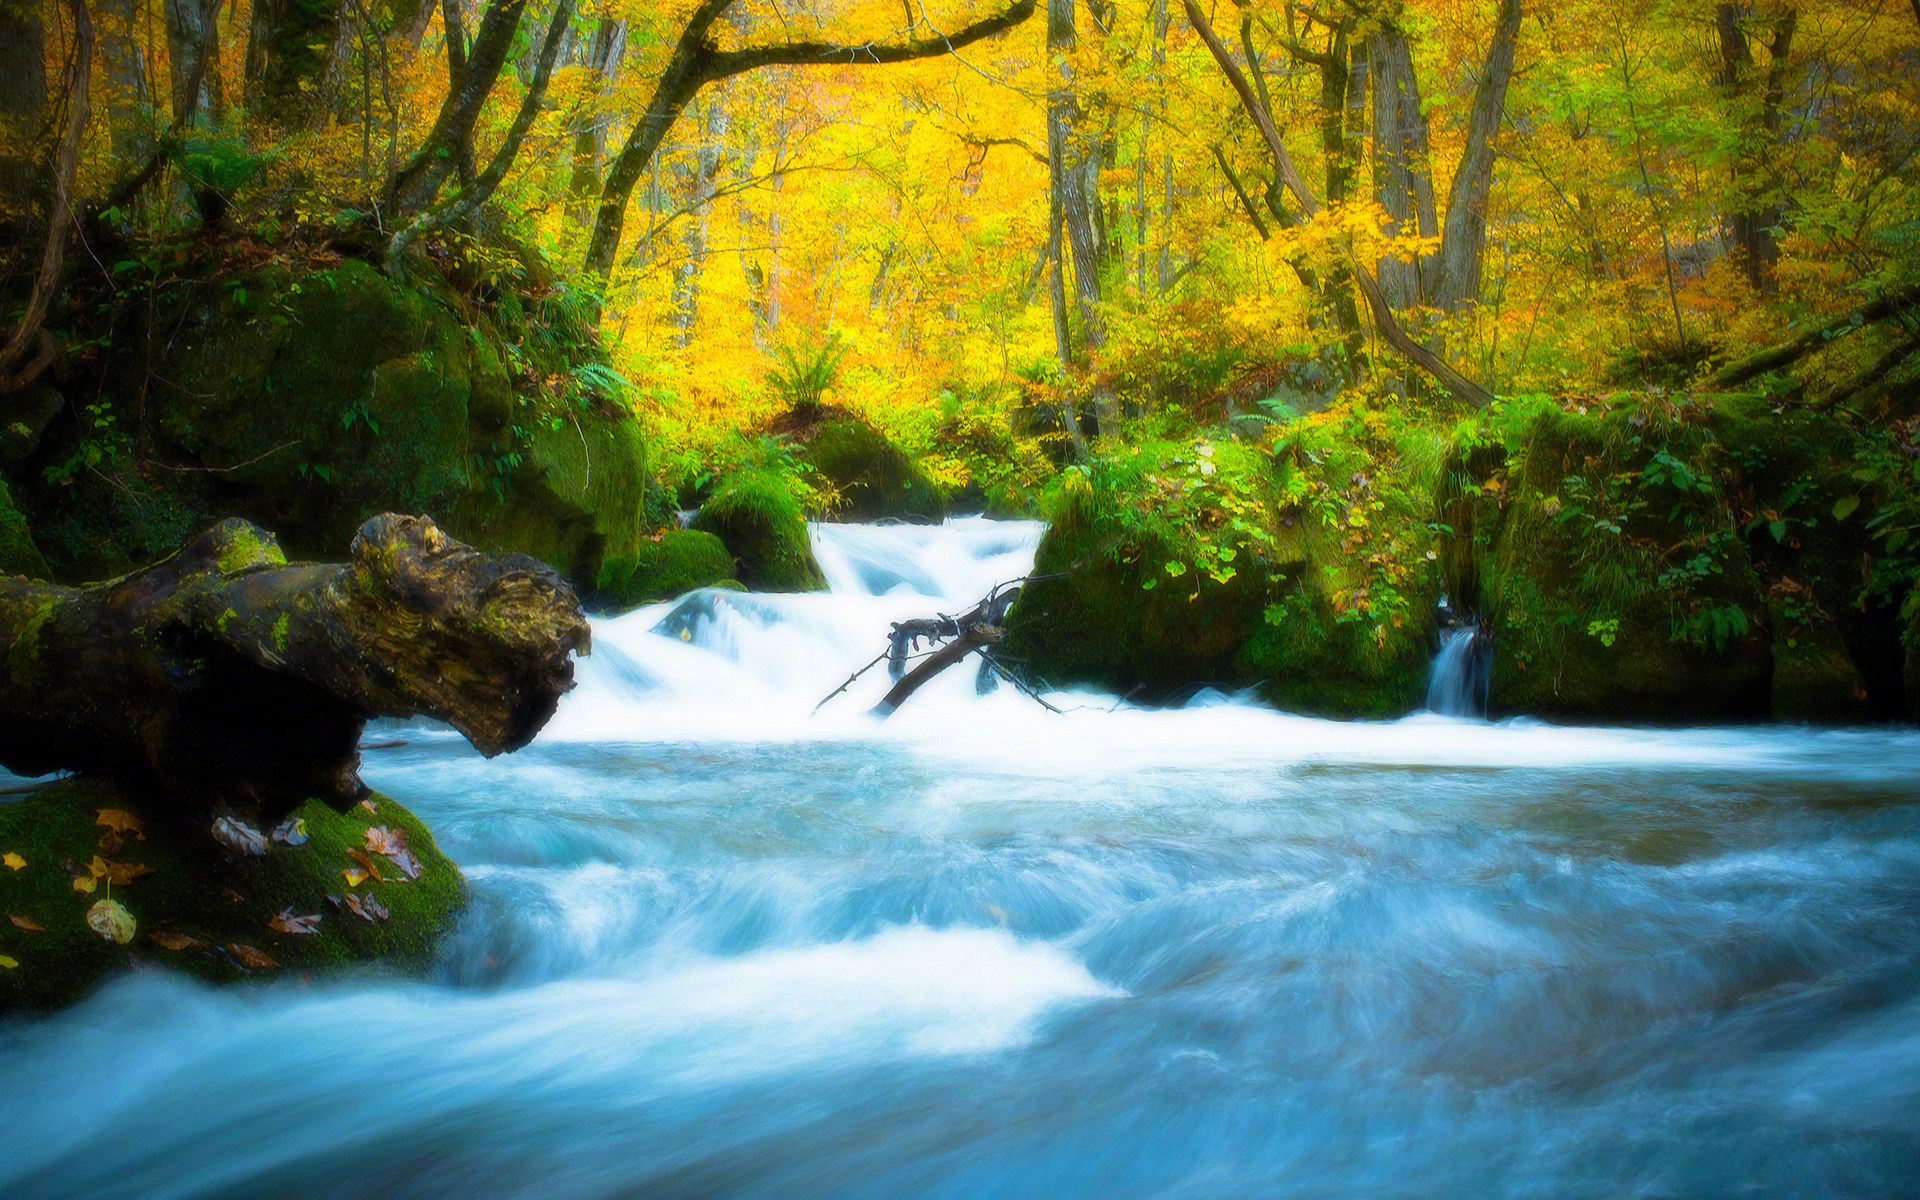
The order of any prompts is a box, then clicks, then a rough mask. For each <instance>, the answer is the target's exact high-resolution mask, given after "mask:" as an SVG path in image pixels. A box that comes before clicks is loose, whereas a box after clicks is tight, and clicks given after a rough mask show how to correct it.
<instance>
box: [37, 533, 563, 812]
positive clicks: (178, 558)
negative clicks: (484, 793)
mask: <svg viewBox="0 0 1920 1200" xmlns="http://www.w3.org/2000/svg"><path fill="white" fill-rule="evenodd" d="M588 645H589V634H588V628H587V623H586V619H585V618H584V617H583V616H582V615H581V612H580V605H579V601H578V600H577V599H576V598H575V597H574V594H573V591H572V589H570V588H569V587H568V586H567V585H566V583H565V582H564V581H562V580H561V579H560V577H559V576H558V575H556V574H554V573H553V572H552V571H551V570H549V569H548V568H547V567H546V566H545V565H544V564H542V563H540V562H538V561H536V560H534V559H531V558H528V557H526V556H524V555H518V554H509V555H492V554H481V553H479V552H477V551H475V550H473V549H471V548H470V547H467V546H464V545H462V544H461V543H459V542H456V541H453V540H452V539H450V538H448V537H447V536H446V535H445V534H444V533H442V532H440V530H439V529H438V528H436V527H435V526H434V524H433V522H432V521H431V520H428V519H427V518H425V517H402V516H396V515H394V514H391V513H388V514H385V515H383V516H378V517H375V518H373V519H372V520H370V521H368V522H367V523H366V524H365V525H363V526H361V528H360V532H359V534H358V536H356V537H355V538H354V541H353V546H352V550H351V553H350V556H349V561H348V562H346V563H342V564H324V563H295V564H291V565H290V564H288V563H287V561H286V558H285V557H284V556H283V555H282V554H281V553H280V548H279V546H278V544H276V543H275V541H274V540H273V537H272V535H271V534H267V533H265V532H263V531H261V530H260V529H258V528H256V527H255V526H253V525H250V524H248V523H247V522H245V521H241V520H237V519H235V520H229V521H225V522H222V523H221V524H220V525H218V526H216V527H215V528H213V529H212V530H210V531H208V532H207V533H204V534H202V535H200V536H199V537H198V538H195V539H194V540H193V541H191V542H189V543H188V544H187V545H186V546H185V547H184V548H182V549H181V550H180V551H179V552H178V553H176V554H175V555H174V556H173V557H171V558H168V559H165V560H163V561H162V562H160V563H158V564H156V565H154V566H152V567H149V568H147V569H146V570H144V571H136V572H134V573H133V574H131V575H127V576H124V577H122V578H120V579H117V580H114V581H112V582H110V583H103V584H100V585H98V586H95V587H90V588H64V587H58V586H56V585H53V584H47V583H38V582H33V581H29V580H25V579H20V578H13V579H4V578H0V646H4V648H5V658H4V662H5V664H6V670H5V672H4V674H0V717H4V719H0V764H4V765H5V766H6V767H7V769H8V770H11V771H14V772H17V773H20V774H25V775H41V774H45V773H47V772H49V771H56V770H76V771H101V772H106V773H110V774H117V775H120V776H122V777H126V778H130V779H133V780H135V781H139V782H143V783H154V784H158V785H159V786H160V787H161V788H163V789H165V790H166V791H167V792H168V793H170V794H171V795H172V796H173V797H174V798H175V799H176V800H178V801H179V802H180V803H181V805H182V806H183V807H185V808H188V809H197V810H202V811H205V810H208V809H211V810H214V811H226V810H231V811H237V812H240V813H244V814H245V815H248V816H254V817H257V818H258V819H260V820H261V821H262V822H267V823H270V822H274V821H277V820H279V819H280V817H281V816H283V815H285V813H287V812H288V811H290V810H291V809H293V808H295V807H297V806H299V805H300V804H302V803H304V802H305V801H306V800H307V799H308V798H309V797H318V798H320V799H322V800H325V801H326V802H327V803H329V804H331V805H332V806H334V807H335V808H337V809H341V810H345V809H346V808H347V807H348V806H349V805H351V804H352V803H354V802H355V801H356V800H358V799H360V798H361V797H363V796H364V795H366V794H367V788H366V786H365V785H364V784H362V783H361V782H360V777H359V774H358V766H359V757H360V756H359V753H358V750H357V747H358V744H359V741H360V731H361V727H362V726H363V725H364V724H365V723H366V721H367V720H369V719H370V718H373V717H381V716H384V717H409V716H414V715H426V716H431V717H434V718H436V719H438V720H442V721H446V722H447V723H449V724H451V725H452V726H454V727H455V728H456V729H458V730H460V732H461V733H463V734H465V735H466V737H467V740H468V741H470V742H472V743H473V745H474V746H475V747H476V748H477V749H479V750H480V752H481V753H483V754H486V755H488V756H489V757H491V756H493V755H495V754H499V753H501V752H503V751H509V750H516V749H518V748H520V747H521V746H524V745H526V744H527V743H528V742H529V741H531V740H532V739H533V736H534V735H535V734H536V733H537V732H539V730H540V728H541V726H543V725H544V724H546V722H547V719H548V718H549V717H551V716H552V715H553V711H554V707H555V705H556V704H558V702H559V699H560V697H561V695H562V694H564V693H565V692H566V691H568V690H569V689H570V688H571V687H572V686H573V664H572V663H571V662H570V661H569V659H568V656H569V654H571V653H572V652H574V651H580V652H582V653H584V652H585V651H586V650H587V648H588Z"/></svg>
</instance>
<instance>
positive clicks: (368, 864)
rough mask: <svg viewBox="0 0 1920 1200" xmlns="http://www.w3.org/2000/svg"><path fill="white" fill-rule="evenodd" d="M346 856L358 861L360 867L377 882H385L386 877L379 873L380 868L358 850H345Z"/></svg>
mask: <svg viewBox="0 0 1920 1200" xmlns="http://www.w3.org/2000/svg"><path fill="white" fill-rule="evenodd" d="M347 857H348V858H351V859H352V860H353V861H355V862H357V863H359V864H360V869H361V870H363V871H365V872H366V873H367V874H369V875H371V876H373V877H374V879H375V880H376V881H377V882H380V883H385V882H386V881H387V877H386V876H385V875H382V874H381V873H380V868H379V867H378V866H376V865H374V861H373V860H372V859H370V858H368V857H367V856H366V855H364V854H362V853H360V852H359V851H358V850H349V851H347Z"/></svg>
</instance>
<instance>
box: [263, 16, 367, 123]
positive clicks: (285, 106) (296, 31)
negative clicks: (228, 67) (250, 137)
mask: <svg viewBox="0 0 1920 1200" xmlns="http://www.w3.org/2000/svg"><path fill="white" fill-rule="evenodd" d="M343 8H344V5H343V4H341V3H315V2H313V0H307V2H306V3H302V2H301V0H253V11H252V15H251V17H250V19H249V21H248V26H247V60H246V71H245V75H244V82H243V86H242V93H241V94H242V97H243V99H244V103H245V104H246V108H247V111H248V112H249V113H251V114H253V115H254V116H255V117H257V118H259V119H261V120H264V121H266V122H267V123H268V124H270V125H273V126H276V127H279V128H285V129H301V128H305V127H307V126H309V125H311V124H312V123H313V117H314V109H315V107H316V100H317V99H320V98H322V97H323V96H324V94H325V89H324V87H323V85H324V83H325V81H326V80H327V78H328V76H329V74H330V73H331V69H332V66H333V62H334V59H335V56H336V55H340V54H343V53H344V52H345V47H344V46H343V45H342V44H341V43H342V38H341V33H342V26H343V25H345V24H346V23H347V22H346V19H345V13H344V11H343Z"/></svg>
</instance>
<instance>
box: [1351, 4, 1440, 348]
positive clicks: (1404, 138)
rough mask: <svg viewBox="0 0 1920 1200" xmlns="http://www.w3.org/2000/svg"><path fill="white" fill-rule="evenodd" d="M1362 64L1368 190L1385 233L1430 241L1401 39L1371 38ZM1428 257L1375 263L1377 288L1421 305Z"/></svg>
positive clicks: (1427, 190) (1436, 227) (1419, 129)
mask: <svg viewBox="0 0 1920 1200" xmlns="http://www.w3.org/2000/svg"><path fill="white" fill-rule="evenodd" d="M1367 62H1368V66H1369V68H1370V70H1371V72H1372V76H1373V147H1374V191H1375V194H1376V195H1377V196H1378V197H1379V199H1380V206H1381V207H1382V208H1384V209H1385V210H1386V213H1387V218H1388V224H1387V233H1388V235H1389V236H1392V237H1404V236H1407V235H1410V234H1411V235H1416V236H1419V237H1427V238H1430V237H1434V236H1436V235H1438V234H1439V232H1440V223H1439V219H1438V217H1437V216H1436V213H1435V209H1434V203H1433V179H1432V175H1431V173H1430V172H1429V170H1428V167H1427V118H1426V116H1425V115H1424V114H1422V113H1421V111H1420V83H1419V80H1418V79H1417V78H1416V77H1415V76H1414V73H1413V57H1412V54H1411V52H1410V50H1409V48H1408V46H1407V38H1406V35H1405V34H1403V33H1401V32H1399V31H1398V30H1396V29H1391V28H1388V29H1383V30H1382V31H1380V32H1377V33H1374V34H1372V35H1371V36H1370V37H1369V38H1368V39H1367ZM1434 257H1435V256H1434V255H1432V254H1425V255H1421V256H1420V257H1418V258H1416V259H1414V260H1413V261H1411V262H1403V261H1402V260H1401V259H1400V258H1398V257H1397V256H1393V255H1389V256H1387V257H1385V258H1382V259H1380V260H1379V263H1378V264H1377V267H1376V269H1377V270H1378V272H1379V277H1380V290H1381V291H1382V292H1383V293H1385V294H1386V297H1387V299H1388V300H1389V301H1390V302H1392V304H1393V305H1394V307H1396V308H1399V309H1402V310H1405V309H1410V308H1412V307H1414V306H1415V305H1418V304H1424V303H1426V301H1427V299H1428V293H1429V286H1428V285H1429V282H1430V280H1431V278H1432V272H1433V270H1434V265H1435V264H1434Z"/></svg>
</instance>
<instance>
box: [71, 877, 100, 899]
mask: <svg viewBox="0 0 1920 1200" xmlns="http://www.w3.org/2000/svg"><path fill="white" fill-rule="evenodd" d="M99 886H100V881H99V880H98V879H95V878H94V877H93V876H91V875H75V876H74V877H73V890H74V891H76V892H85V893H86V894H87V895H89V896H91V895H93V889H95V888H97V887H99Z"/></svg>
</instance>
